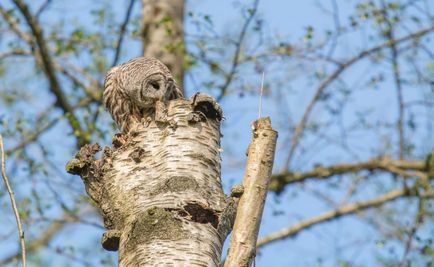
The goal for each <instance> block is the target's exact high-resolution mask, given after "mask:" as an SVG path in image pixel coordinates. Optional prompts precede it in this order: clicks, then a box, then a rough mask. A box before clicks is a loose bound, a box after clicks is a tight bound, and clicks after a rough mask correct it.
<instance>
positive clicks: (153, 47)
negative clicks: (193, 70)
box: [142, 0, 185, 87]
mask: <svg viewBox="0 0 434 267" xmlns="http://www.w3.org/2000/svg"><path fill="white" fill-rule="evenodd" d="M183 19H184V0H142V41H143V55H144V56H146V57H153V58H158V59H159V60H161V61H162V62H163V63H164V64H165V65H166V66H167V67H168V68H169V69H170V71H171V72H172V73H173V76H174V77H175V79H176V80H177V81H178V83H179V85H181V87H182V85H183V77H184V70H183V69H184V66H183V62H184V51H185V47H184V31H183V28H182V26H183Z"/></svg>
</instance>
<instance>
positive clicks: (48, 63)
mask: <svg viewBox="0 0 434 267" xmlns="http://www.w3.org/2000/svg"><path fill="white" fill-rule="evenodd" d="M12 2H13V3H14V4H15V6H16V7H17V9H18V10H19V11H20V13H21V15H22V16H23V17H24V19H25V21H26V23H27V25H28V26H29V28H30V30H31V33H32V35H33V37H34V39H35V44H36V45H37V48H38V49H37V51H38V53H37V54H35V58H36V61H37V62H38V64H40V65H41V67H42V69H43V71H44V73H45V76H46V78H47V80H48V82H49V84H50V90H51V92H52V93H53V94H54V95H55V96H56V106H58V107H60V108H61V109H62V110H63V112H64V113H65V115H67V116H66V117H67V119H68V121H69V124H70V126H71V128H72V129H73V131H74V134H75V136H76V137H77V146H78V147H81V146H83V145H84V144H86V143H88V141H89V140H88V139H87V138H86V135H85V134H84V131H83V129H82V128H81V124H80V121H79V120H78V119H77V117H76V116H75V114H74V109H73V107H72V106H71V104H70V103H69V101H68V98H67V96H66V95H65V92H64V90H63V89H62V87H61V85H60V82H59V80H58V78H57V76H56V70H55V67H54V64H53V61H52V58H51V55H50V52H49V49H48V46H47V43H46V40H45V39H44V35H43V31H42V28H41V26H40V25H39V23H38V21H37V18H36V17H34V16H33V15H32V14H31V13H30V10H29V7H28V5H27V4H26V3H24V2H23V1H22V0H12ZM24 40H26V39H24ZM26 42H28V43H29V45H30V46H32V47H33V46H34V43H33V41H32V40H31V39H30V40H26Z"/></svg>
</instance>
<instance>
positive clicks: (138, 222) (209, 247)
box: [67, 94, 235, 266]
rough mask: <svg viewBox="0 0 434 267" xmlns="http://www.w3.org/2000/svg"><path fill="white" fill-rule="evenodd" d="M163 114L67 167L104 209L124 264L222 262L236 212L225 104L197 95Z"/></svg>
mask: <svg viewBox="0 0 434 267" xmlns="http://www.w3.org/2000/svg"><path fill="white" fill-rule="evenodd" d="M160 113H161V111H157V112H156V114H160ZM158 117H160V118H157V119H155V118H144V119H143V120H142V122H141V123H140V124H137V125H135V126H133V129H132V131H130V133H129V134H128V135H120V134H118V135H116V136H115V137H114V139H113V143H114V148H105V149H104V153H103V154H104V155H103V157H102V159H100V160H96V161H95V160H94V159H93V155H94V154H95V152H96V151H98V150H99V146H98V145H89V146H85V147H83V148H82V149H81V151H80V152H79V153H78V154H77V156H76V158H75V159H73V160H71V161H70V163H69V164H68V165H67V170H68V171H69V172H71V173H75V174H80V175H81V176H82V179H83V181H84V183H85V185H86V189H87V192H88V194H89V196H90V197H91V198H92V199H94V200H95V201H96V203H97V205H98V206H99V207H100V209H101V211H102V214H103V217H104V223H105V226H106V227H107V229H109V231H108V232H107V233H106V234H104V236H103V240H102V243H103V246H104V247H105V248H106V249H108V250H116V249H117V248H118V247H119V266H218V264H219V261H220V255H221V249H222V244H223V242H224V239H225V238H226V236H227V234H228V233H229V231H230V229H231V227H232V222H233V217H234V210H235V208H234V206H235V204H234V203H235V202H234V201H233V199H232V198H231V197H226V196H225V195H224V193H223V191H222V187H221V183H220V119H221V110H220V107H218V105H217V104H216V103H215V102H214V100H212V99H211V98H210V97H208V96H206V95H203V94H198V95H195V96H194V97H192V99H191V100H174V101H171V102H170V104H169V106H168V109H167V114H166V116H158Z"/></svg>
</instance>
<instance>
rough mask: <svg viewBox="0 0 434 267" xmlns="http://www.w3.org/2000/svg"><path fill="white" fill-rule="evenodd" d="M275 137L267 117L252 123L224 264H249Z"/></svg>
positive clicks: (245, 266) (239, 266)
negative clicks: (241, 186) (240, 192)
mask: <svg viewBox="0 0 434 267" xmlns="http://www.w3.org/2000/svg"><path fill="white" fill-rule="evenodd" d="M276 140H277V132H276V131H274V130H273V129H272V128H271V121H270V118H268V117H267V118H261V119H258V120H256V121H255V122H254V123H253V139H252V142H251V143H250V145H249V148H248V150H247V156H248V159H247V163H246V171H245V174H244V179H243V187H244V193H243V195H242V196H241V198H240V201H239V204H238V209H237V217H236V220H235V225H234V229H233V233H232V238H231V242H230V245H229V251H228V256H227V259H226V262H225V265H224V266H225V267H248V266H251V264H252V262H253V261H254V259H255V256H256V253H255V252H256V241H257V239H258V232H259V225H260V223H261V218H262V211H263V210H264V204H265V198H266V196H267V189H268V184H269V182H270V178H271V171H272V169H273V162H274V152H275V149H276Z"/></svg>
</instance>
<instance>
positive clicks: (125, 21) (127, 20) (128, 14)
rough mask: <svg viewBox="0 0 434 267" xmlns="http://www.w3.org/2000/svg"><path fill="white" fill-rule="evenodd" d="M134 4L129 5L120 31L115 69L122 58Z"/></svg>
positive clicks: (131, 1)
mask: <svg viewBox="0 0 434 267" xmlns="http://www.w3.org/2000/svg"><path fill="white" fill-rule="evenodd" d="M134 2H135V0H130V3H129V5H128V9H127V13H126V15H125V19H124V21H123V23H122V25H121V29H120V31H119V37H118V41H117V43H116V47H115V57H114V58H113V63H112V67H114V66H115V65H116V64H118V61H119V56H120V53H121V48H122V41H123V39H124V35H125V32H126V29H127V25H128V22H129V21H130V17H131V11H132V10H133V6H134Z"/></svg>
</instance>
